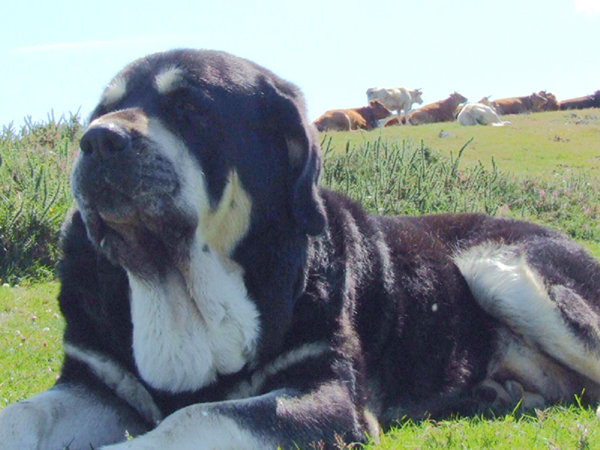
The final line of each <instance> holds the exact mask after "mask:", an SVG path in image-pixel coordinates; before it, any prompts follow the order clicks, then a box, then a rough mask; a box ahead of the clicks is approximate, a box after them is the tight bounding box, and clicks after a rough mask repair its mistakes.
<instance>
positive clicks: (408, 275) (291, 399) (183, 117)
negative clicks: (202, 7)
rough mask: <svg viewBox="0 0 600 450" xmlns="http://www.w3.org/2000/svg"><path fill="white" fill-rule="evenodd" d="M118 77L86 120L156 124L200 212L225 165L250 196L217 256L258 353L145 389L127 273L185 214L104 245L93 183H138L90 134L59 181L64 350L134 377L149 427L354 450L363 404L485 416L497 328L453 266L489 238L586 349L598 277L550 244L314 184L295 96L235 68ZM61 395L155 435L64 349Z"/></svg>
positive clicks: (155, 250)
mask: <svg viewBox="0 0 600 450" xmlns="http://www.w3.org/2000/svg"><path fill="white" fill-rule="evenodd" d="M168 65H176V66H177V67H181V68H184V69H185V70H186V73H187V74H189V73H192V74H194V76H193V77H190V78H189V80H193V81H186V83H187V84H186V89H187V91H186V94H185V97H181V98H179V97H177V94H174V95H173V96H172V98H171V99H170V100H169V102H164V101H163V103H161V102H160V99H159V98H158V97H157V94H156V93H155V92H154V90H153V88H152V87H151V86H150V85H147V84H146V83H147V80H148V77H149V76H150V74H156V73H157V71H158V70H159V69H160V68H161V67H162V68H164V67H165V66H168ZM207 68H210V69H211V70H210V71H209V70H207ZM124 73H125V76H126V77H128V79H129V80H130V83H128V94H127V95H126V96H125V97H124V98H123V99H120V100H119V101H118V102H117V103H116V104H113V105H109V106H106V105H100V106H99V107H98V108H97V109H96V110H95V111H94V113H93V114H92V120H94V119H98V118H100V117H102V116H103V115H105V114H109V113H111V112H115V111H123V110H125V111H128V110H131V111H132V113H131V114H137V115H138V117H142V116H143V117H153V118H156V119H158V120H160V121H161V122H162V123H164V124H165V126H166V127H167V128H168V129H169V130H170V131H171V132H173V133H176V134H177V135H178V136H180V138H181V139H182V140H183V142H185V144H186V146H187V147H188V148H189V150H190V152H192V154H193V157H194V158H195V160H197V161H198V162H199V164H200V166H201V167H202V169H203V172H204V174H205V176H206V180H207V190H208V193H209V195H210V201H211V203H212V204H213V205H214V206H215V207H216V205H217V204H218V203H219V200H220V198H221V196H222V195H223V191H224V189H225V184H226V177H225V175H226V173H227V172H228V171H229V170H230V169H232V168H235V169H236V170H237V171H238V172H239V177H240V180H241V182H242V184H243V186H244V187H245V189H246V190H247V192H248V194H249V195H250V198H251V199H252V215H251V225H250V228H249V230H248V232H247V233H246V234H245V236H244V237H243V239H241V241H240V242H239V243H238V244H237V245H236V247H235V250H234V252H233V253H232V256H231V258H232V260H233V261H234V262H235V263H236V264H238V265H239V266H240V267H242V268H243V269H244V278H243V280H244V283H245V285H246V288H247V290H248V293H249V296H250V298H251V299H252V301H253V302H255V304H256V307H257V309H258V311H259V313H260V330H261V334H260V341H259V343H258V347H257V351H256V354H255V356H254V357H253V359H251V360H249V361H248V364H246V365H245V366H244V367H243V368H242V369H241V370H239V371H237V372H235V373H230V374H220V375H219V376H218V377H217V379H216V381H215V382H214V383H212V384H209V385H207V386H204V387H202V388H201V389H198V390H196V391H192V392H178V393H170V392H167V391H165V390H159V389H155V388H153V387H152V386H150V384H148V383H146V382H145V381H144V380H143V379H142V377H141V376H140V375H139V372H138V369H137V367H136V361H135V359H134V355H133V353H132V324H131V312H130V305H129V298H128V295H129V286H128V283H129V282H128V276H127V273H126V271H125V270H124V267H127V269H128V270H129V271H130V272H132V273H137V274H140V276H143V277H151V276H155V274H158V275H156V276H158V277H160V276H162V275H161V274H164V273H167V272H168V270H169V269H170V268H171V267H174V266H175V265H177V264H182V261H183V264H184V263H185V258H186V257H185V252H184V250H185V249H186V248H187V247H186V246H187V242H189V239H191V238H190V236H191V235H192V232H193V228H194V220H193V218H189V217H187V216H185V215H184V214H182V213H181V211H179V210H177V209H174V208H173V207H172V206H169V205H167V206H164V208H163V210H162V214H160V215H157V216H156V217H154V216H152V217H151V218H146V219H145V220H140V222H139V223H138V222H136V224H135V226H136V227H137V231H136V233H138V234H136V236H137V237H136V238H135V239H134V240H127V239H126V238H123V237H122V236H118V235H115V236H113V235H111V234H110V233H111V231H110V230H108V229H107V225H106V224H105V223H104V222H103V220H102V219H101V218H100V216H98V215H97V211H112V210H119V208H122V207H123V204H124V203H123V202H124V201H125V200H120V199H119V197H116V196H115V195H116V194H112V195H111V194H110V188H109V187H105V186H104V184H103V183H104V182H103V178H102V175H101V174H102V173H109V172H110V173H118V174H119V176H122V177H124V180H123V181H122V182H119V183H123V184H120V186H124V185H127V183H128V181H126V179H127V177H130V178H131V179H132V183H133V181H135V183H133V184H136V183H137V184H138V186H139V183H142V181H140V180H137V181H136V180H134V179H133V178H135V177H138V176H139V175H137V172H136V171H137V170H138V169H136V167H137V165H138V164H140V163H139V162H138V160H136V158H141V157H143V150H142V151H139V152H137V153H136V152H135V151H132V150H135V147H132V148H124V149H121V150H122V153H119V152H117V153H118V155H117V156H115V155H111V156H110V157H107V159H106V160H102V162H101V163H99V162H98V161H95V160H93V159H91V157H92V156H93V155H95V154H96V153H97V152H98V148H99V147H98V146H99V145H102V143H98V142H95V143H94V142H92V141H94V139H97V136H95V135H94V133H95V131H94V129H95V126H94V123H92V127H91V128H90V130H89V131H88V133H87V134H86V136H84V138H83V141H82V148H83V149H84V151H85V152H87V153H86V154H84V155H83V156H82V158H90V159H89V161H87V160H86V162H84V163H81V165H80V166H79V167H78V169H77V173H76V174H75V175H74V181H75V183H76V187H75V191H76V194H77V197H78V198H79V203H80V204H79V208H80V211H77V212H75V213H74V214H73V216H72V217H71V219H70V220H69V221H67V222H66V224H65V227H64V231H63V248H64V258H63V260H62V262H61V264H60V269H59V272H60V278H61V282H62V284H61V286H62V287H61V292H60V298H59V300H60V306H61V309H62V312H63V314H64V316H65V318H66V323H67V326H66V330H65V336H64V338H65V341H66V342H67V343H71V344H75V345H77V346H78V347H80V348H85V349H90V350H93V351H95V352H97V353H99V354H102V355H105V356H106V357H108V358H110V359H111V360H112V361H115V362H118V364H119V365H121V366H122V367H124V368H126V370H127V371H129V372H130V373H131V374H134V375H135V376H136V377H137V379H138V380H139V381H140V382H141V383H142V384H143V385H144V386H145V387H146V388H147V390H148V391H149V392H150V394H151V396H152V398H153V400H154V402H155V403H156V405H157V406H158V407H159V409H160V411H161V413H162V415H163V416H164V417H168V416H169V415H171V414H173V413H174V412H176V411H178V410H180V409H182V408H184V407H186V406H189V405H194V404H204V403H208V402H217V403H211V404H210V405H208V406H207V411H209V412H210V413H211V414H217V415H219V416H222V417H228V418H230V419H233V420H234V421H235V423H237V425H238V426H239V427H240V428H241V429H244V430H248V431H250V432H251V433H252V435H253V436H255V437H256V438H257V439H259V440H262V441H264V443H265V446H266V447H273V446H275V445H281V446H282V447H283V448H294V446H295V445H296V444H298V445H300V446H301V447H302V448H307V446H309V445H311V444H312V443H315V442H320V443H321V444H322V445H324V447H325V448H333V447H334V445H335V442H336V440H337V439H340V438H341V439H343V440H344V441H346V442H358V441H365V440H367V438H368V435H369V434H370V435H373V434H376V432H377V429H376V427H374V426H373V424H372V423H370V422H369V420H370V419H369V417H370V416H369V413H367V412H366V409H369V410H371V411H372V412H373V413H374V414H375V415H376V417H377V419H378V420H379V421H380V422H382V423H384V424H386V423H390V422H391V421H393V420H396V419H400V418H403V417H413V418H416V419H420V418H423V417H427V416H434V417H437V416H442V415H446V414H451V413H466V414H468V413H472V412H474V411H477V412H479V411H482V410H483V409H485V408H486V407H487V406H488V403H487V400H490V401H491V402H492V403H493V401H494V400H496V398H495V396H494V395H492V397H491V398H489V397H485V396H484V397H485V398H482V396H481V395H478V392H479V394H481V392H480V391H477V387H478V386H479V384H480V383H481V382H482V381H484V379H486V377H487V370H488V365H489V363H490V361H491V359H492V358H494V356H495V355H496V354H497V352H498V350H499V349H500V348H501V347H502V342H501V341H500V340H499V339H500V338H499V336H500V335H499V331H500V330H504V331H506V330H508V328H509V327H508V326H507V325H505V324H502V323H501V322H500V321H499V320H498V319H497V318H495V317H492V316H491V315H489V314H487V313H486V312H484V311H483V309H482V308H481V307H480V305H479V303H478V302H477V301H476V300H475V298H474V297H473V295H472V294H471V292H470V290H469V287H468V286H467V283H466V281H465V279H464V278H463V276H462V275H461V272H460V271H459V269H458V268H457V266H456V265H455V264H454V263H453V259H452V258H453V256H454V255H456V254H457V252H460V251H461V250H463V249H467V248H470V247H473V246H477V245H480V244H485V243H487V242H500V243H502V244H503V245H505V246H514V247H515V248H518V249H519V252H520V253H521V254H522V255H523V256H524V257H525V259H526V260H527V263H528V264H529V265H530V266H531V267H532V268H534V269H535V270H536V271H537V272H538V273H539V274H540V275H541V276H542V277H543V278H544V279H545V280H546V282H547V283H548V286H549V287H551V286H555V287H564V289H561V290H554V291H552V289H550V292H551V294H550V296H551V298H552V299H553V301H555V302H556V303H557V304H558V305H559V308H560V309H561V311H562V312H563V315H564V316H565V317H567V321H568V322H569V324H570V326H571V327H573V328H574V329H576V331H577V333H578V335H580V336H581V339H582V341H584V342H586V343H587V345H589V347H590V348H594V349H597V346H598V337H597V335H596V331H595V330H596V328H595V327H597V326H598V293H599V292H600V286H599V285H598V284H599V283H600V267H599V266H598V264H597V262H596V261H595V260H593V259H592V258H591V257H590V256H588V255H587V254H585V252H584V251H583V250H582V249H581V248H579V247H578V246H576V245H575V244H574V243H572V242H570V241H569V240H567V239H566V238H565V237H564V236H562V235H561V234H559V233H556V232H554V231H549V230H547V229H544V228H542V227H539V226H536V225H533V224H528V223H523V222H518V221H513V220H508V219H494V218H490V217H487V216H484V215H478V214H465V215H433V216H424V217H379V216H372V215H369V214H367V213H366V212H365V211H364V210H363V209H362V208H361V207H360V206H359V205H358V204H356V203H355V202H353V201H351V200H349V199H347V198H345V197H343V196H341V195H339V194H337V193H334V192H331V191H328V190H326V189H324V188H322V187H317V185H316V180H317V179H318V175H319V170H320V157H319V150H318V138H317V136H316V133H315V131H314V128H313V127H312V126H311V125H310V124H309V123H308V120H307V118H306V113H305V111H304V105H303V100H302V97H301V94H300V93H299V91H298V90H297V89H296V88H295V87H294V86H293V85H290V84H288V83H286V82H284V81H282V80H280V79H279V78H277V77H276V76H275V75H273V74H272V73H270V72H268V71H266V70H265V69H262V68H260V67H258V66H256V65H254V64H252V63H250V62H247V61H244V60H240V59H237V58H234V57H232V56H229V55H226V54H222V53H216V52H197V51H174V52H170V53H165V54H158V55H153V56H150V57H149V58H146V59H143V60H140V61H138V62H136V63H134V64H133V65H131V66H129V67H128V68H126V69H125V72H124ZM232 74H233V75H232ZM138 88H139V89H138ZM178 101H184V102H190V101H192V102H193V103H194V105H193V108H194V112H192V113H190V112H189V109H185V108H182V109H177V108H178V104H177V102H178ZM134 108H135V110H134ZM119 114H122V113H119ZM190 114H191V115H190ZM96 127H97V126H96ZM290 140H292V141H294V142H296V143H300V146H299V147H298V148H301V151H298V148H295V150H294V151H293V152H291V153H290V150H289V142H290ZM104 145H105V144H104ZM131 145H132V146H134V145H135V144H131ZM94 146H96V147H94ZM92 147H94V148H92ZM136 155H137V156H136ZM109 161H110V164H112V166H110V164H109ZM161 167H162V169H161V172H160V174H161V175H160V176H161V177H162V178H160V180H161V181H160V183H162V184H161V189H163V186H164V185H168V186H169V187H168V190H169V192H177V189H180V188H181V187H180V186H178V185H177V182H176V181H177V180H171V178H169V177H170V175H169V173H170V172H169V167H168V165H163V166H161ZM103 171H104V172H103ZM140 177H141V176H140ZM140 179H142V178H140ZM157 179H158V178H157ZM165 179H166V180H171V181H169V182H168V183H167V182H166V181H164V180H165ZM169 183H171V184H169ZM142 185H143V183H142ZM150 186H154V185H153V184H152V183H149V184H148V187H147V188H146V189H150ZM105 189H109V191H108V194H107V191H106V190H105ZM152 189H154V187H152ZM164 189H167V188H164ZM161 192H162V191H161ZM161 195H162V194H161ZM82 199H85V201H82ZM136 201H138V200H136ZM139 201H141V200H139ZM165 202H166V200H165ZM84 203H85V204H84ZM117 234H118V233H117ZM103 238H109V239H108V240H107V241H102V239H103ZM142 244H143V245H142ZM100 249H102V250H100ZM205 251H210V249H208V248H206V249H205ZM575 297H576V298H578V299H581V300H580V301H575V300H573V299H574V298H575ZM509 332H510V331H509ZM515 339H517V340H518V338H517V337H515ZM310 343H326V344H327V347H328V349H327V351H324V352H322V353H318V354H315V355H313V356H311V357H307V358H304V359H299V360H298V362H297V363H294V364H290V365H289V366H287V367H284V368H283V369H281V370H275V371H272V372H268V373H266V375H265V377H264V383H263V384H262V385H260V389H259V391H258V392H256V393H255V395H254V396H252V397H250V398H247V399H245V400H241V401H239V402H237V403H235V402H234V403H231V402H223V403H221V401H223V400H227V399H228V398H229V396H230V395H232V393H233V392H236V391H237V390H239V389H240V386H242V385H243V384H244V383H249V382H252V380H253V378H252V377H253V375H255V374H257V373H261V371H262V370H263V369H264V368H265V367H268V365H269V364H270V363H271V362H272V361H273V360H275V359H276V358H277V357H279V356H281V355H285V354H286V353H287V352H290V351H293V350H294V349H297V348H302V347H303V346H305V345H306V344H310ZM573 377H574V378H573V379H574V380H575V379H578V376H577V375H575V374H573ZM513 379H514V380H516V381H520V382H523V383H525V381H527V380H520V379H519V378H518V377H515V376H513V375H512V374H510V373H508V374H506V373H505V374H500V375H498V377H497V378H496V379H495V381H497V382H498V383H502V382H504V381H507V380H513ZM58 384H59V385H63V386H70V385H71V386H72V385H82V386H85V387H86V389H89V390H91V391H94V392H98V393H99V394H100V395H101V396H102V397H103V398H105V399H112V400H111V402H112V403H114V404H118V405H119V406H118V409H119V410H120V411H122V412H121V414H128V415H132V416H134V417H137V419H131V423H135V424H136V425H137V426H138V427H142V428H145V429H147V430H151V429H152V428H154V427H155V426H156V424H155V423H152V421H151V420H149V419H148V417H145V416H144V415H143V414H141V413H139V411H138V412H136V410H135V408H134V407H132V406H131V405H130V404H127V401H126V399H123V398H121V397H120V395H118V394H117V393H115V392H113V391H112V390H111V389H110V388H109V387H108V386H107V385H106V384H104V383H103V381H102V379H101V378H99V377H98V376H97V374H95V373H93V372H92V371H91V370H90V368H89V367H87V366H86V365H85V364H84V363H82V362H81V361H80V360H77V359H74V358H72V357H70V356H68V355H67V357H66V360H65V364H64V367H63V370H62V374H61V378H60V380H59V381H58ZM524 387H525V388H529V386H524ZM107 401H108V400H107ZM281 405H284V408H283V409H282V408H280V406H281ZM510 407H514V404H512V405H510ZM199 420H201V418H200V419H199ZM160 427H161V426H160V425H159V427H158V429H160ZM215 433H217V434H218V433H219V430H218V429H217V430H215ZM133 442H134V443H135V440H134V441H133ZM200 444H201V442H200V443H199V444H198V445H200ZM198 448H203V447H200V446H198ZM228 448H229V447H228Z"/></svg>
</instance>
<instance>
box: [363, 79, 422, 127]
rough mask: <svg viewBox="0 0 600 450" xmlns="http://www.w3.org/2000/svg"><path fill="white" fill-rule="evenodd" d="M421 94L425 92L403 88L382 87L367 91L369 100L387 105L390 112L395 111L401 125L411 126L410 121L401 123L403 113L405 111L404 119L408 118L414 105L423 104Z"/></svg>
mask: <svg viewBox="0 0 600 450" xmlns="http://www.w3.org/2000/svg"><path fill="white" fill-rule="evenodd" d="M421 94H423V92H422V91H421V89H413V90H410V89H406V88H403V87H400V88H381V87H372V88H369V89H367V99H368V100H369V101H371V100H379V101H380V102H381V103H383V104H384V105H385V107H386V108H388V109H390V110H395V111H396V114H397V116H398V121H400V122H401V123H405V122H406V123H407V124H409V125H410V122H409V121H408V120H405V121H401V120H400V119H401V114H402V113H401V111H404V117H405V118H406V117H408V114H409V111H410V110H411V108H412V105H413V103H418V104H419V105H421V104H423V99H422V98H421Z"/></svg>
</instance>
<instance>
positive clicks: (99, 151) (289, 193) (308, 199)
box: [71, 50, 325, 272]
mask: <svg viewBox="0 0 600 450" xmlns="http://www.w3.org/2000/svg"><path fill="white" fill-rule="evenodd" d="M320 165H321V160H320V155H319V150H318V142H317V137H316V132H315V130H314V128H313V127H312V125H311V124H310V122H309V120H308V119H307V117H306V112H305V106H304V100H303V97H302V94H301V93H300V92H299V90H298V89H297V88H296V87H295V86H294V85H292V84H290V83H287V82H285V81H283V80H281V79H280V78H278V77H277V76H275V75H274V74H273V73H271V72H269V71H268V70H266V69H264V68H262V67H260V66H258V65H256V64H254V63H252V62H250V61H247V60H244V59H241V58H237V57H234V56H232V55H229V54H226V53H222V52H215V51H206V50H174V51H169V52H164V53H157V54H153V55H150V56H147V57H145V58H142V59H139V60H137V61H135V62H133V63H132V64H130V65H129V66H127V67H125V69H123V70H122V71H121V72H120V73H119V74H118V75H117V76H116V77H115V78H114V79H113V80H112V81H111V82H110V83H109V85H108V87H107V88H106V89H105V91H104V93H103V95H102V98H101V100H100V102H99V104H98V106H97V107H96V108H95V110H94V111H93V112H92V115H91V117H90V125H89V127H88V129H87V130H86V132H85V134H84V135H83V137H82V139H81V152H80V154H79V156H78V159H77V161H76V163H75V166H74V169H73V173H72V178H71V182H72V190H73V194H74V197H75V200H76V202H77V206H78V209H79V210H80V212H81V215H82V217H83V220H84V223H85V225H86V228H87V231H88V236H89V238H90V239H91V241H92V242H93V243H94V244H95V245H96V246H97V248H99V249H100V250H101V251H102V252H103V253H104V254H106V255H107V256H108V257H109V258H110V259H112V260H113V261H114V262H117V263H118V264H120V265H123V266H124V267H125V268H127V269H129V270H134V271H141V272H143V271H144V270H146V269H148V268H159V267H160V265H161V264H162V262H161V261H163V260H165V259H171V260H172V258H185V249H186V246H187V245H189V242H190V241H191V239H194V238H199V239H201V240H203V245H204V248H206V249H208V248H211V249H212V250H215V251H217V252H220V253H222V254H223V255H224V256H226V257H227V256H229V255H230V254H231V253H232V252H233V251H234V249H235V247H236V246H237V245H238V244H239V243H240V242H241V241H242V240H244V239H246V238H248V237H249V236H251V235H252V234H257V233H261V232H265V230H268V229H269V228H272V227H278V228H280V229H285V230H289V232H290V233H296V234H298V233H300V234H304V235H317V234H319V233H320V232H321V231H322V230H323V228H324V226H325V216H324V212H323V207H322V205H321V200H320V198H319V193H318V189H317V181H318V176H319V171H320Z"/></svg>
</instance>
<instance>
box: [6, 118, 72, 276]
mask: <svg viewBox="0 0 600 450" xmlns="http://www.w3.org/2000/svg"><path fill="white" fill-rule="evenodd" d="M81 129H82V125H81V123H80V120H79V117H78V116H77V115H71V116H70V118H68V119H64V118H61V119H60V120H58V121H56V120H54V117H53V116H50V117H49V120H48V122H45V123H33V122H31V121H30V120H29V121H26V123H25V125H24V126H23V127H22V128H21V130H20V131H19V132H16V131H15V130H14V129H13V127H12V125H9V126H5V127H4V128H3V130H2V135H1V136H0V280H1V281H2V282H3V283H11V284H13V283H16V282H19V280H21V279H23V278H33V279H40V278H51V277H52V276H53V268H54V265H55V263H56V261H57V258H58V239H59V234H60V233H59V229H60V223H61V221H62V220H63V218H64V216H65V214H66V212H67V210H68V209H69V208H70V207H71V204H72V201H71V196H70V192H69V186H68V179H69V173H70V170H71V163H72V160H73V157H74V153H75V151H76V148H77V144H76V142H77V139H78V136H79V135H80V133H81Z"/></svg>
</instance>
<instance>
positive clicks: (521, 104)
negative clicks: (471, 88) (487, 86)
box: [478, 92, 547, 115]
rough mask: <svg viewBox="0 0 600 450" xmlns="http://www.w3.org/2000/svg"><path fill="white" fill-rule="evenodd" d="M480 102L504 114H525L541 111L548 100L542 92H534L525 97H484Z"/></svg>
mask: <svg viewBox="0 0 600 450" xmlns="http://www.w3.org/2000/svg"><path fill="white" fill-rule="evenodd" d="M478 103H483V104H484V105H487V106H491V107H492V108H494V109H495V110H496V113H498V114H500V115H504V114H524V113H531V112H535V111H539V110H540V108H542V107H543V105H545V104H546V103H547V100H546V99H545V98H544V97H542V96H541V95H540V94H538V93H536V92H534V93H533V94H531V95H527V96H525V97H510V98H501V99H499V100H493V101H490V98H489V97H483V98H482V99H481V100H479V102H478Z"/></svg>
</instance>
